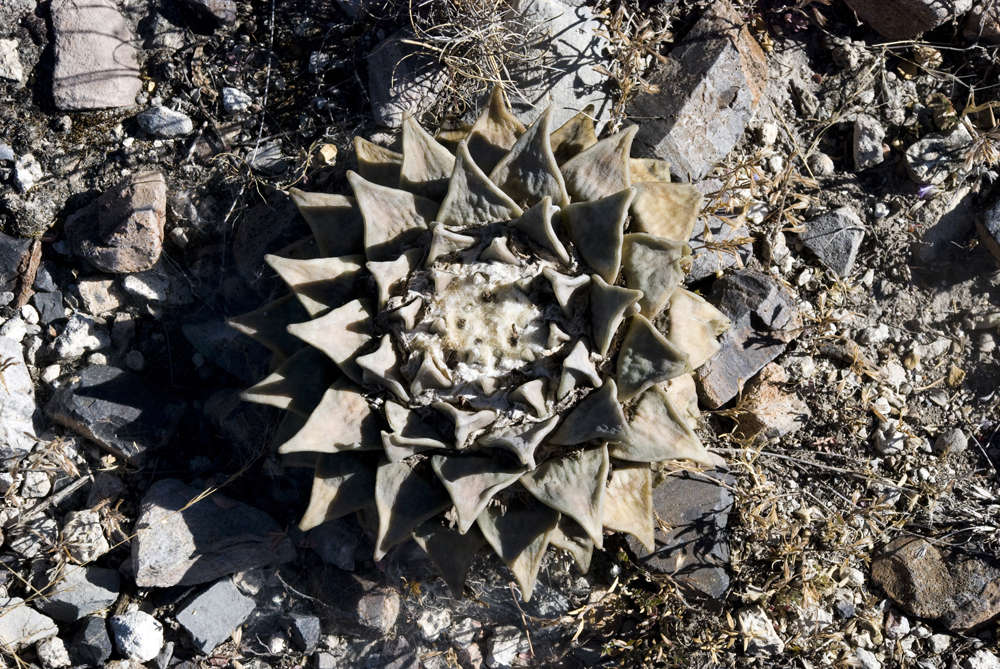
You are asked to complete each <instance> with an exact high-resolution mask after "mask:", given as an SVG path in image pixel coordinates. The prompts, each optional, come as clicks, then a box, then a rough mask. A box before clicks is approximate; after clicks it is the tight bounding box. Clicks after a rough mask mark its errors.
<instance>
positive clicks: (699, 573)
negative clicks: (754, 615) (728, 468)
mask: <svg viewBox="0 0 1000 669" xmlns="http://www.w3.org/2000/svg"><path fill="white" fill-rule="evenodd" d="M712 479H714V480H712ZM733 483H734V480H733V477H732V476H731V475H729V474H727V473H725V472H722V471H719V470H712V471H709V472H706V473H705V474H702V475H692V474H690V473H688V472H679V473H676V474H671V475H669V476H667V477H666V479H665V480H664V481H663V483H661V484H660V485H658V486H657V487H656V488H654V489H653V510H654V511H655V512H656V515H657V516H659V518H660V520H662V521H663V522H664V523H666V524H667V525H668V526H670V528H671V530H670V532H666V533H665V532H664V531H663V529H662V528H660V527H657V528H656V534H655V538H656V550H655V551H654V552H653V553H649V552H648V551H647V550H646V549H645V548H644V547H643V545H642V544H641V543H639V540H638V539H636V538H635V537H633V536H631V535H629V537H628V545H629V548H630V549H631V550H632V552H633V553H634V554H635V556H636V561H637V562H638V563H639V564H641V565H643V566H645V567H646V568H648V569H652V570H653V571H657V572H660V573H664V574H671V575H672V576H673V577H674V578H675V579H676V580H677V581H678V582H679V583H680V584H681V585H683V586H685V587H687V588H690V589H692V590H694V591H696V592H698V593H700V594H702V595H707V596H709V597H711V598H713V599H718V598H720V597H722V596H723V595H724V594H725V592H726V590H727V589H728V588H729V575H728V574H727V573H726V565H728V564H729V537H728V535H727V533H726V525H727V524H728V523H729V512H730V511H731V510H732V508H733V493H732V492H731V491H730V489H729V488H728V487H726V486H731V485H732V484H733Z"/></svg>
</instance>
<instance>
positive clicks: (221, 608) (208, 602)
mask: <svg viewBox="0 0 1000 669" xmlns="http://www.w3.org/2000/svg"><path fill="white" fill-rule="evenodd" d="M254 606H255V604H254V601H253V600H252V599H250V598H249V597H247V596H246V595H244V594H243V593H241V592H240V591H239V589H238V588H237V587H236V585H235V584H234V583H233V579H231V578H224V579H222V580H220V581H219V582H218V583H216V584H215V585H213V586H212V587H211V588H209V589H208V590H206V591H205V592H203V593H201V594H200V595H198V596H197V597H195V598H194V599H192V600H191V601H190V602H188V603H187V604H186V605H185V606H184V607H183V608H181V609H180V610H179V611H178V612H177V616H176V617H177V622H179V623H180V624H181V627H183V628H184V629H185V631H187V633H188V634H190V635H191V642H192V643H193V644H194V647H195V648H197V649H198V650H199V651H200V652H201V653H203V654H205V655H210V654H211V653H212V651H213V650H214V649H215V647H216V646H218V645H219V644H220V643H222V642H223V641H225V640H226V639H228V638H229V635H230V634H232V633H233V630H235V629H236V628H237V627H239V626H240V625H242V624H243V623H244V621H246V619H247V618H249V617H250V614H251V613H253V610H254Z"/></svg>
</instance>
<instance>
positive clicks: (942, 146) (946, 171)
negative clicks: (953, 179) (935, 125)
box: [905, 123, 972, 186]
mask: <svg viewBox="0 0 1000 669" xmlns="http://www.w3.org/2000/svg"><path fill="white" fill-rule="evenodd" d="M970 144H972V135H970V134H969V131H968V130H967V129H966V128H965V126H964V125H963V124H961V123H959V124H958V125H956V126H955V127H954V128H952V129H951V130H949V131H948V132H934V133H931V134H929V135H925V136H924V137H922V138H921V139H919V140H918V141H916V142H914V143H913V144H911V145H910V147H909V148H908V149H906V162H905V166H906V171H907V173H908V174H909V175H910V178H911V179H913V180H914V181H915V182H917V183H918V184H931V185H935V186H936V185H939V184H942V183H944V181H945V179H947V178H948V177H950V176H952V175H954V174H963V173H964V163H965V155H966V150H967V149H968V148H969V145H970Z"/></svg>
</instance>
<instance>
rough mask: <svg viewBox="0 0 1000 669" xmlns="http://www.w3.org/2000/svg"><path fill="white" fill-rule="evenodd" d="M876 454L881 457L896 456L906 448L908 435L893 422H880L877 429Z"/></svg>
mask: <svg viewBox="0 0 1000 669" xmlns="http://www.w3.org/2000/svg"><path fill="white" fill-rule="evenodd" d="M874 444H875V452H876V453H878V454H879V455H896V454H897V453H901V452H902V451H903V448H905V447H906V434H904V433H903V432H902V431H900V430H899V429H898V428H897V426H896V422H895V421H893V420H883V421H879V425H878V427H877V428H876V429H875V439H874Z"/></svg>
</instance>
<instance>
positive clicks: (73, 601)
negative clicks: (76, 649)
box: [34, 566, 121, 622]
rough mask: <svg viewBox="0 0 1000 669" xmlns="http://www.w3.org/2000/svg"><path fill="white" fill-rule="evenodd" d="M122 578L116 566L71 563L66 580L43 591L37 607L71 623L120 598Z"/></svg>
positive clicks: (66, 572)
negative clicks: (114, 567) (90, 565)
mask: <svg viewBox="0 0 1000 669" xmlns="http://www.w3.org/2000/svg"><path fill="white" fill-rule="evenodd" d="M120 588H121V580H120V578H119V576H118V571H117V570H116V569H103V568H101V567H80V566H68V567H66V569H65V570H64V573H63V579H62V580H61V581H59V583H57V584H56V585H54V586H52V587H51V588H47V589H45V590H42V594H43V595H44V598H39V599H35V600H34V605H35V608H36V609H38V610H39V611H41V612H42V613H44V614H45V615H47V616H51V617H52V618H55V619H56V620H59V621H62V622H72V621H74V620H79V619H80V618H83V617H84V616H89V615H91V614H92V613H97V612H98V611H102V610H104V609H106V608H108V607H110V606H111V605H112V604H114V603H115V601H116V600H117V599H118V591H119V589H120Z"/></svg>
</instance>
